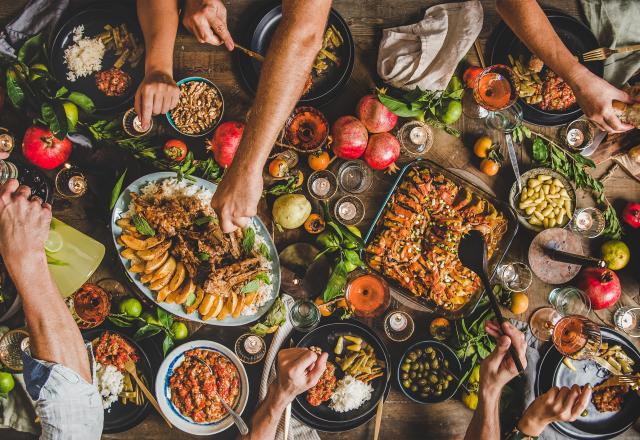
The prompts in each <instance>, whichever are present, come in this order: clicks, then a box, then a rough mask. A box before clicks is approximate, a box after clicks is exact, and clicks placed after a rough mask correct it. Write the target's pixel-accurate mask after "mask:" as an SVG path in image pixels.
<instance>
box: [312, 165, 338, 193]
mask: <svg viewBox="0 0 640 440" xmlns="http://www.w3.org/2000/svg"><path fill="white" fill-rule="evenodd" d="M307 189H308V190H309V194H311V197H313V198H315V199H318V200H327V199H330V198H331V197H332V196H333V195H334V194H335V193H336V191H337V190H338V179H337V178H336V175H335V174H333V173H332V172H331V171H329V170H322V171H315V172H313V173H311V175H310V176H309V179H307Z"/></svg>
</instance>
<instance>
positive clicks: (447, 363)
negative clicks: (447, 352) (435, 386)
mask: <svg viewBox="0 0 640 440" xmlns="http://www.w3.org/2000/svg"><path fill="white" fill-rule="evenodd" d="M444 368H449V361H448V360H447V359H445V360H444Z"/></svg>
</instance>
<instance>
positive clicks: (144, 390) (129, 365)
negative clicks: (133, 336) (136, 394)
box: [124, 358, 173, 428]
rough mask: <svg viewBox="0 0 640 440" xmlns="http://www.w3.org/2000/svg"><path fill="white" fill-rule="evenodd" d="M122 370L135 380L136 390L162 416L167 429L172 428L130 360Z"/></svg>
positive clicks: (129, 359)
mask: <svg viewBox="0 0 640 440" xmlns="http://www.w3.org/2000/svg"><path fill="white" fill-rule="evenodd" d="M124 369H125V370H127V373H129V374H130V375H131V377H133V380H135V381H136V383H137V384H138V388H140V389H141V390H142V393H143V394H144V395H145V397H146V398H147V400H149V402H151V405H153V407H154V408H155V409H156V411H158V413H159V414H160V415H161V416H162V418H163V419H164V421H165V422H167V425H169V428H173V425H172V424H171V422H170V421H169V419H167V418H166V417H165V415H164V413H163V412H162V410H161V409H160V405H158V401H157V400H156V398H155V397H153V394H151V391H149V389H148V388H147V386H146V385H145V384H144V382H143V381H142V380H141V379H140V377H138V372H137V371H136V364H135V363H134V362H133V360H131V358H128V359H127V362H125V364H124Z"/></svg>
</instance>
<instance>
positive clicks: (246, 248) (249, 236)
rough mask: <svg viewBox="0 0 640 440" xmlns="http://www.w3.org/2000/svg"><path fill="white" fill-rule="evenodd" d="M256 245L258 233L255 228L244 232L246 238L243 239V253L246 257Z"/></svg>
mask: <svg viewBox="0 0 640 440" xmlns="http://www.w3.org/2000/svg"><path fill="white" fill-rule="evenodd" d="M255 243H256V231H254V230H253V228H246V229H245V230H244V238H243V239H242V251H243V252H244V254H245V255H249V254H250V253H251V251H253V246H254V245H255Z"/></svg>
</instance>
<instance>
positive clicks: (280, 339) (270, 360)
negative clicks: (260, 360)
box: [258, 293, 320, 440]
mask: <svg viewBox="0 0 640 440" xmlns="http://www.w3.org/2000/svg"><path fill="white" fill-rule="evenodd" d="M282 301H283V302H284V305H285V307H286V309H287V320H286V322H285V323H284V324H282V325H281V326H280V328H279V329H278V330H277V331H276V333H275V335H274V336H273V340H272V341H271V346H270V347H269V351H268V352H267V354H266V356H265V360H264V369H263V370H262V379H261V380H260V392H259V395H258V397H259V399H260V400H261V401H262V400H264V398H265V397H266V396H267V391H268V389H269V385H270V384H271V382H273V381H274V380H275V378H276V359H277V356H278V352H279V351H280V349H281V348H283V347H282V344H284V343H285V342H286V341H287V340H288V339H289V335H290V334H291V331H292V330H293V325H291V321H290V320H289V309H291V306H293V304H294V302H295V301H294V299H293V298H292V297H291V296H289V295H287V294H284V293H283V294H282ZM284 348H287V347H284ZM265 440H267V439H265ZM275 440H320V436H319V435H318V433H317V432H316V431H315V430H314V429H311V428H309V427H308V426H307V425H305V424H303V423H301V422H299V421H298V420H296V419H294V418H293V417H291V423H290V425H289V438H288V439H285V438H284V417H282V418H281V419H280V422H279V423H278V430H277V432H276V439H275Z"/></svg>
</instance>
